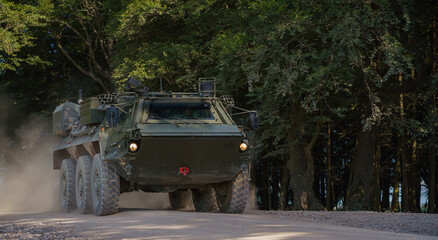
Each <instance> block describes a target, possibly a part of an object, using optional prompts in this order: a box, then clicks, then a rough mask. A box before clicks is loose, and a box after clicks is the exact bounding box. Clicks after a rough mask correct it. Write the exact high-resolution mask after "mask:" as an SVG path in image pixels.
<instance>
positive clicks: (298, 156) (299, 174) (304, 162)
mask: <svg viewBox="0 0 438 240" xmlns="http://www.w3.org/2000/svg"><path fill="white" fill-rule="evenodd" d="M304 118H305V113H304V111H303V109H302V108H301V106H300V105H299V103H296V102H292V103H291V122H292V123H294V124H293V125H292V126H291V127H290V128H289V130H288V135H287V140H288V142H289V144H290V146H291V147H290V152H289V154H290V158H289V163H288V168H289V171H290V173H291V180H290V184H291V186H292V190H293V208H294V210H320V209H322V206H321V204H320V203H318V200H317V198H316V197H315V194H314V192H313V181H314V171H315V163H314V160H313V156H312V152H311V151H312V148H313V146H314V145H315V142H316V140H317V138H318V134H319V130H320V128H321V125H320V124H317V126H316V128H315V129H316V130H315V132H314V134H313V136H312V139H311V140H310V142H308V143H306V142H305V140H304V135H305V133H304V125H305V123H306V122H305V119H304Z"/></svg>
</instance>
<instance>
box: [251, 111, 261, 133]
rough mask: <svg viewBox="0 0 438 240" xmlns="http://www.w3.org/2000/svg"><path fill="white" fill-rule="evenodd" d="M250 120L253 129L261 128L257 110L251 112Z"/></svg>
mask: <svg viewBox="0 0 438 240" xmlns="http://www.w3.org/2000/svg"><path fill="white" fill-rule="evenodd" d="M249 122H250V123H251V127H252V129H254V130H259V127H260V123H259V114H258V113H257V112H250V113H249Z"/></svg>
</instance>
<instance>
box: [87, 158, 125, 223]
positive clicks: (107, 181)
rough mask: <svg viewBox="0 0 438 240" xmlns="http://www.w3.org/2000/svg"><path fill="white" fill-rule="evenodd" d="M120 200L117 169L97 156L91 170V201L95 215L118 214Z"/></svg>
mask: <svg viewBox="0 0 438 240" xmlns="http://www.w3.org/2000/svg"><path fill="white" fill-rule="evenodd" d="M119 199H120V178H119V175H118V174H117V172H116V169H115V168H114V167H113V166H112V165H111V164H110V163H108V162H106V161H103V159H102V157H101V155H100V154H96V155H95V156H94V160H93V167H92V170H91V200H92V203H93V210H94V214H96V215H97V216H104V215H110V214H114V213H117V211H118V210H119Z"/></svg>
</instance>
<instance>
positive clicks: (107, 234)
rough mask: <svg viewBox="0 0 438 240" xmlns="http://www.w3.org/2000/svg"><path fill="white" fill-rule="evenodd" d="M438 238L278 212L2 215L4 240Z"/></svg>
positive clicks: (0, 227) (124, 210)
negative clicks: (305, 219) (303, 219)
mask: <svg viewBox="0 0 438 240" xmlns="http://www.w3.org/2000/svg"><path fill="white" fill-rule="evenodd" d="M5 238H6V239H8V238H9V239H17V238H21V239H53V238H58V239H336V240H343V239H437V237H436V236H435V237H432V236H423V235H411V234H401V233H393V232H383V231H374V230H367V229H360V228H352V227H344V226H336V225H329V224H323V223H306V222H301V221H296V220H293V219H285V218H281V217H278V216H275V215H264V214H263V215H261V214H242V215H229V214H214V213H194V212H177V211H168V210H148V209H129V208H122V209H120V212H119V213H118V214H115V215H112V216H105V217H96V216H94V215H91V214H88V215H82V214H78V213H68V214H67V213H61V212H48V213H34V214H17V213H15V214H6V215H5V214H3V215H0V239H5Z"/></svg>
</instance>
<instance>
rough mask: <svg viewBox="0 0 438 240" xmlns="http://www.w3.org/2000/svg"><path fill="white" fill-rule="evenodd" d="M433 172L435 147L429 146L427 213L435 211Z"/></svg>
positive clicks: (434, 168)
mask: <svg viewBox="0 0 438 240" xmlns="http://www.w3.org/2000/svg"><path fill="white" fill-rule="evenodd" d="M432 144H435V142H432ZM435 172H436V154H435V147H434V146H431V147H430V148H429V184H428V185H429V186H428V187H429V189H428V195H427V197H428V202H429V204H428V208H427V212H428V213H435V208H436V206H435V204H436V203H435V199H436V196H435V192H436V189H435V187H436V185H435V181H436V180H435V177H436V175H435Z"/></svg>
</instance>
